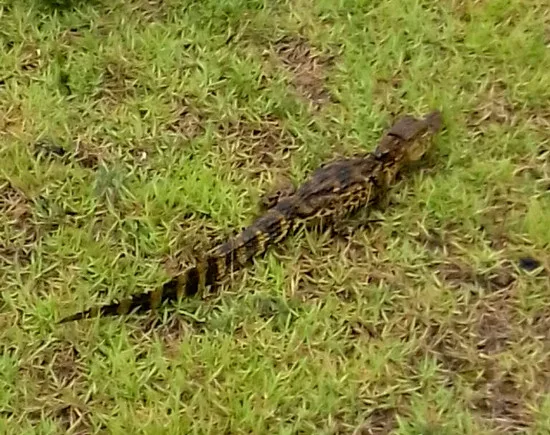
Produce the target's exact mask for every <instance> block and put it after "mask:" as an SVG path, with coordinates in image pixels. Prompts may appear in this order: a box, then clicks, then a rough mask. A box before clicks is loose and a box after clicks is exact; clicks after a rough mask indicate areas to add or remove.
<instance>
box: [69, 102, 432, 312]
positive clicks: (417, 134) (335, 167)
mask: <svg viewBox="0 0 550 435" xmlns="http://www.w3.org/2000/svg"><path fill="white" fill-rule="evenodd" d="M441 125H442V120H441V114H440V113H439V112H437V111H435V112H432V113H430V114H429V115H427V116H426V117H425V118H423V119H416V118H413V117H411V116H405V117H403V118H401V119H400V120H399V121H397V122H396V123H395V124H394V126H393V127H392V128H390V130H389V131H388V132H387V133H386V134H385V135H384V136H383V137H382V139H381V141H380V142H379V144H378V146H377V147H376V149H375V150H374V152H372V153H370V154H367V155H365V156H362V157H355V158H350V159H342V160H337V161H334V162H332V163H329V164H327V165H324V166H322V167H321V168H319V169H317V170H316V171H315V172H314V173H313V174H312V176H311V177H310V179H309V180H308V181H306V182H305V183H304V184H303V185H302V186H301V187H300V188H299V189H297V190H296V191H295V192H294V194H292V195H289V196H286V197H284V198H281V199H280V200H279V201H278V202H277V203H276V204H275V205H274V206H273V207H271V208H270V209H269V210H268V211H267V212H266V213H265V214H263V215H262V216H261V217H259V218H258V219H256V220H255V221H254V222H253V223H252V224H251V225H250V226H249V227H247V228H245V229H244V230H243V231H242V232H241V233H240V234H239V235H238V236H236V237H235V238H232V239H230V240H228V241H227V242H225V243H223V244H221V245H219V246H217V247H215V248H214V249H212V250H211V251H210V252H208V253H207V255H206V256H205V258H204V259H200V260H199V261H197V264H196V265H195V266H193V267H191V268H190V269H188V270H187V271H186V272H185V273H184V274H182V275H179V276H177V277H175V278H173V279H172V280H170V281H168V282H167V283H166V284H164V286H162V287H161V288H159V289H157V290H153V291H149V292H145V293H141V294H137V295H134V296H131V297H130V298H128V299H124V300H122V301H120V302H113V303H111V304H109V305H103V306H96V307H92V308H90V309H88V310H86V311H82V312H79V313H76V314H74V315H72V316H69V317H66V318H64V319H62V320H61V322H60V323H65V322H70V321H73V320H80V319H85V318H91V317H96V316H113V315H121V314H127V313H130V312H134V313H138V312H146V311H149V310H155V309H156V308H157V307H158V306H160V305H161V304H162V303H163V302H165V301H172V300H176V299H179V298H181V297H183V296H193V295H195V294H196V293H197V292H198V291H199V290H200V289H204V288H205V287H207V286H216V285H217V284H219V283H220V282H221V281H222V280H223V279H224V278H225V277H226V276H227V275H228V272H231V271H232V270H237V269H238V268H240V267H242V266H244V265H245V264H247V263H248V262H249V261H250V260H251V259H252V258H253V257H255V256H259V255H261V254H263V253H264V252H265V251H266V250H267V248H268V247H269V245H271V244H276V243H278V242H280V241H281V240H283V239H284V238H285V237H286V236H287V235H288V234H290V232H292V231H293V230H294V229H295V228H296V227H297V226H298V225H300V224H306V225H307V224H308V223H311V222H313V221H318V220H323V221H326V220H328V221H329V222H335V221H338V220H339V219H341V218H342V217H344V216H345V215H346V214H350V213H353V212H354V211H355V210H357V209H358V208H359V207H363V206H368V205H370V204H372V203H373V202H375V201H378V200H380V199H382V197H383V196H384V194H385V193H386V191H387V189H388V188H389V187H390V185H391V184H392V183H393V182H394V180H395V177H396V176H397V174H398V173H399V172H400V171H401V170H402V169H403V168H404V167H405V166H407V164H409V163H411V162H413V161H416V160H418V159H420V158H421V157H422V156H423V155H424V154H425V153H426V152H427V151H428V149H429V148H430V144H431V141H429V140H423V139H425V136H428V135H432V134H434V133H436V132H437V131H439V130H440V128H441Z"/></svg>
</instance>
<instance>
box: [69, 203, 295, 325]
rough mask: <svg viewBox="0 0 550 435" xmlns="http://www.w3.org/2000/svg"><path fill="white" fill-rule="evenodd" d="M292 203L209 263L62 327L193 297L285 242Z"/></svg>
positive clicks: (244, 233) (214, 251) (79, 315)
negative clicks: (269, 249)
mask: <svg viewBox="0 0 550 435" xmlns="http://www.w3.org/2000/svg"><path fill="white" fill-rule="evenodd" d="M290 215H291V202H290V201H287V200H282V201H280V202H279V204H277V205H276V206H275V207H274V208H272V209H271V210H269V211H268V212H267V213H265V214H264V215H263V216H261V217H260V218H258V219H257V220H256V221H255V222H254V223H253V224H252V225H250V226H249V227H248V228H246V229H245V230H243V231H242V232H241V233H240V234H239V235H238V236H237V237H235V238H233V239H230V240H228V241H227V242H225V243H223V244H221V245H219V246H217V247H216V248H214V249H212V250H211V251H210V252H209V253H208V254H207V256H206V259H204V260H201V261H199V262H198V264H197V265H196V266H193V267H191V268H190V269H188V270H187V271H186V272H185V273H184V274H182V275H180V276H177V277H175V278H173V279H171V280H170V281H168V282H167V283H166V284H164V285H163V286H162V287H161V288H159V289H157V290H151V291H148V292H144V293H140V294H137V295H133V296H131V297H129V298H127V299H123V300H122V301H119V302H113V303H111V304H108V305H102V306H95V307H92V308H89V309H88V310H85V311H81V312H78V313H76V314H73V315H71V316H68V317H65V318H63V319H61V320H60V322H59V323H67V322H72V321H75V320H82V319H89V318H92V317H97V316H100V317H107V316H117V315H124V314H129V313H144V312H147V311H151V310H155V309H156V308H158V307H159V306H160V305H161V304H163V303H164V302H168V301H175V300H177V299H179V298H181V297H184V296H187V297H190V296H194V295H195V294H197V292H198V291H199V289H201V288H204V287H206V286H212V285H215V284H218V283H219V282H220V281H222V280H223V279H224V278H225V277H226V276H227V275H228V274H229V273H230V272H231V271H233V270H237V269H239V268H240V267H242V266H244V265H245V264H246V263H248V262H249V261H250V260H251V259H252V258H253V257H254V256H256V255H260V254H262V253H263V252H265V250H266V249H267V247H268V245H269V244H271V243H274V242H277V241H280V240H282V239H283V238H284V237H285V236H286V235H287V234H288V233H289V231H290V229H291V225H290V222H289V217H290Z"/></svg>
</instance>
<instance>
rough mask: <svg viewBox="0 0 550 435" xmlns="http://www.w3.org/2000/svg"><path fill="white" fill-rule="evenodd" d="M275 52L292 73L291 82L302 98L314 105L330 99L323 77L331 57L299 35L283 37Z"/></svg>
mask: <svg viewBox="0 0 550 435" xmlns="http://www.w3.org/2000/svg"><path fill="white" fill-rule="evenodd" d="M275 52H276V54H277V56H278V58H279V59H280V61H281V62H282V63H283V65H284V66H285V68H286V69H287V70H288V71H290V73H291V74H292V84H293V85H294V87H295V88H296V90H297V91H298V93H299V94H300V95H301V96H302V97H303V98H305V99H306V100H308V101H310V102H311V103H312V104H313V105H314V106H320V105H322V104H325V103H327V102H329V101H330V99H331V95H330V93H329V91H328V90H327V89H326V87H325V78H326V71H327V68H328V67H329V65H330V63H331V61H332V58H331V57H329V56H327V55H325V54H322V53H319V52H317V51H316V50H314V49H313V48H312V47H311V45H310V44H309V43H308V41H307V40H306V39H304V38H301V37H286V38H283V39H282V40H281V41H279V42H278V43H277V44H276V46H275Z"/></svg>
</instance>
